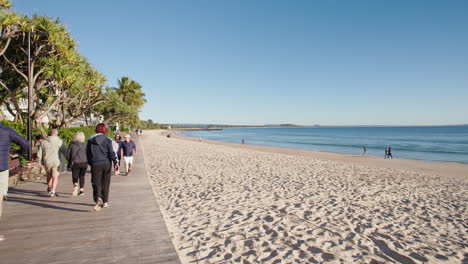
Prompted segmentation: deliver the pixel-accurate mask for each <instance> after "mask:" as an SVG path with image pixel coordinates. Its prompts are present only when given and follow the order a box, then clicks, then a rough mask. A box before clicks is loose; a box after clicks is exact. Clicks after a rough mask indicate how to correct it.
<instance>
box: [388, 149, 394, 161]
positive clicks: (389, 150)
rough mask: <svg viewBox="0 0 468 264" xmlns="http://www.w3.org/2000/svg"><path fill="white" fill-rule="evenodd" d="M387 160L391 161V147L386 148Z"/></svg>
mask: <svg viewBox="0 0 468 264" xmlns="http://www.w3.org/2000/svg"><path fill="white" fill-rule="evenodd" d="M387 158H389V159H390V158H392V159H393V156H392V147H388V150H387Z"/></svg>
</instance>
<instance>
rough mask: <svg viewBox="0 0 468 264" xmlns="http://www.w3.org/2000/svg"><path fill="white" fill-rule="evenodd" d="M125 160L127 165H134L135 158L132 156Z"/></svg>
mask: <svg viewBox="0 0 468 264" xmlns="http://www.w3.org/2000/svg"><path fill="white" fill-rule="evenodd" d="M124 160H125V164H133V156H130V157H125V156H124Z"/></svg>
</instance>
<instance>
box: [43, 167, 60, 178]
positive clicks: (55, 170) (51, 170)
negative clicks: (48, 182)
mask: <svg viewBox="0 0 468 264" xmlns="http://www.w3.org/2000/svg"><path fill="white" fill-rule="evenodd" d="M58 169H59V168H58V167H52V168H47V167H46V172H47V177H49V176H52V177H54V176H59V174H60V173H59V171H58Z"/></svg>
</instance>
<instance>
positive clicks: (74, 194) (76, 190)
mask: <svg viewBox="0 0 468 264" xmlns="http://www.w3.org/2000/svg"><path fill="white" fill-rule="evenodd" d="M78 189H79V188H78V185H76V184H75V187H73V193H72V195H73V196H77V195H78Z"/></svg>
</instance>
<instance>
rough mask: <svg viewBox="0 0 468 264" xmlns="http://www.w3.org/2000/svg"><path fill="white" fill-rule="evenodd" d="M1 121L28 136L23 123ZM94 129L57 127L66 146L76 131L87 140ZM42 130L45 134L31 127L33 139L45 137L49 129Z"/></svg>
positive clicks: (111, 133) (89, 127) (112, 135)
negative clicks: (40, 136) (81, 133)
mask: <svg viewBox="0 0 468 264" xmlns="http://www.w3.org/2000/svg"><path fill="white" fill-rule="evenodd" d="M1 122H2V124H3V125H4V126H6V127H11V128H13V129H14V130H15V131H16V132H17V133H18V134H20V135H21V136H22V137H24V138H26V139H27V138H28V135H27V126H26V125H23V124H21V123H20V122H11V121H6V120H3V121H1ZM95 129H96V127H94V126H84V127H70V128H61V129H58V131H59V137H60V138H61V139H62V140H63V141H64V142H65V143H66V144H67V146H68V145H69V144H70V143H71V142H72V141H73V139H74V138H75V134H76V132H78V131H81V132H83V133H84V134H85V136H86V141H88V139H89V137H90V136H92V135H94V134H96V132H95ZM44 131H45V132H46V134H43V133H42V132H41V131H40V130H39V129H38V128H35V129H33V133H32V137H33V140H35V138H36V136H38V135H43V136H44V137H46V136H47V135H48V134H49V133H50V129H44ZM107 136H108V137H110V138H113V137H114V132H112V131H109V133H108V134H107Z"/></svg>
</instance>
